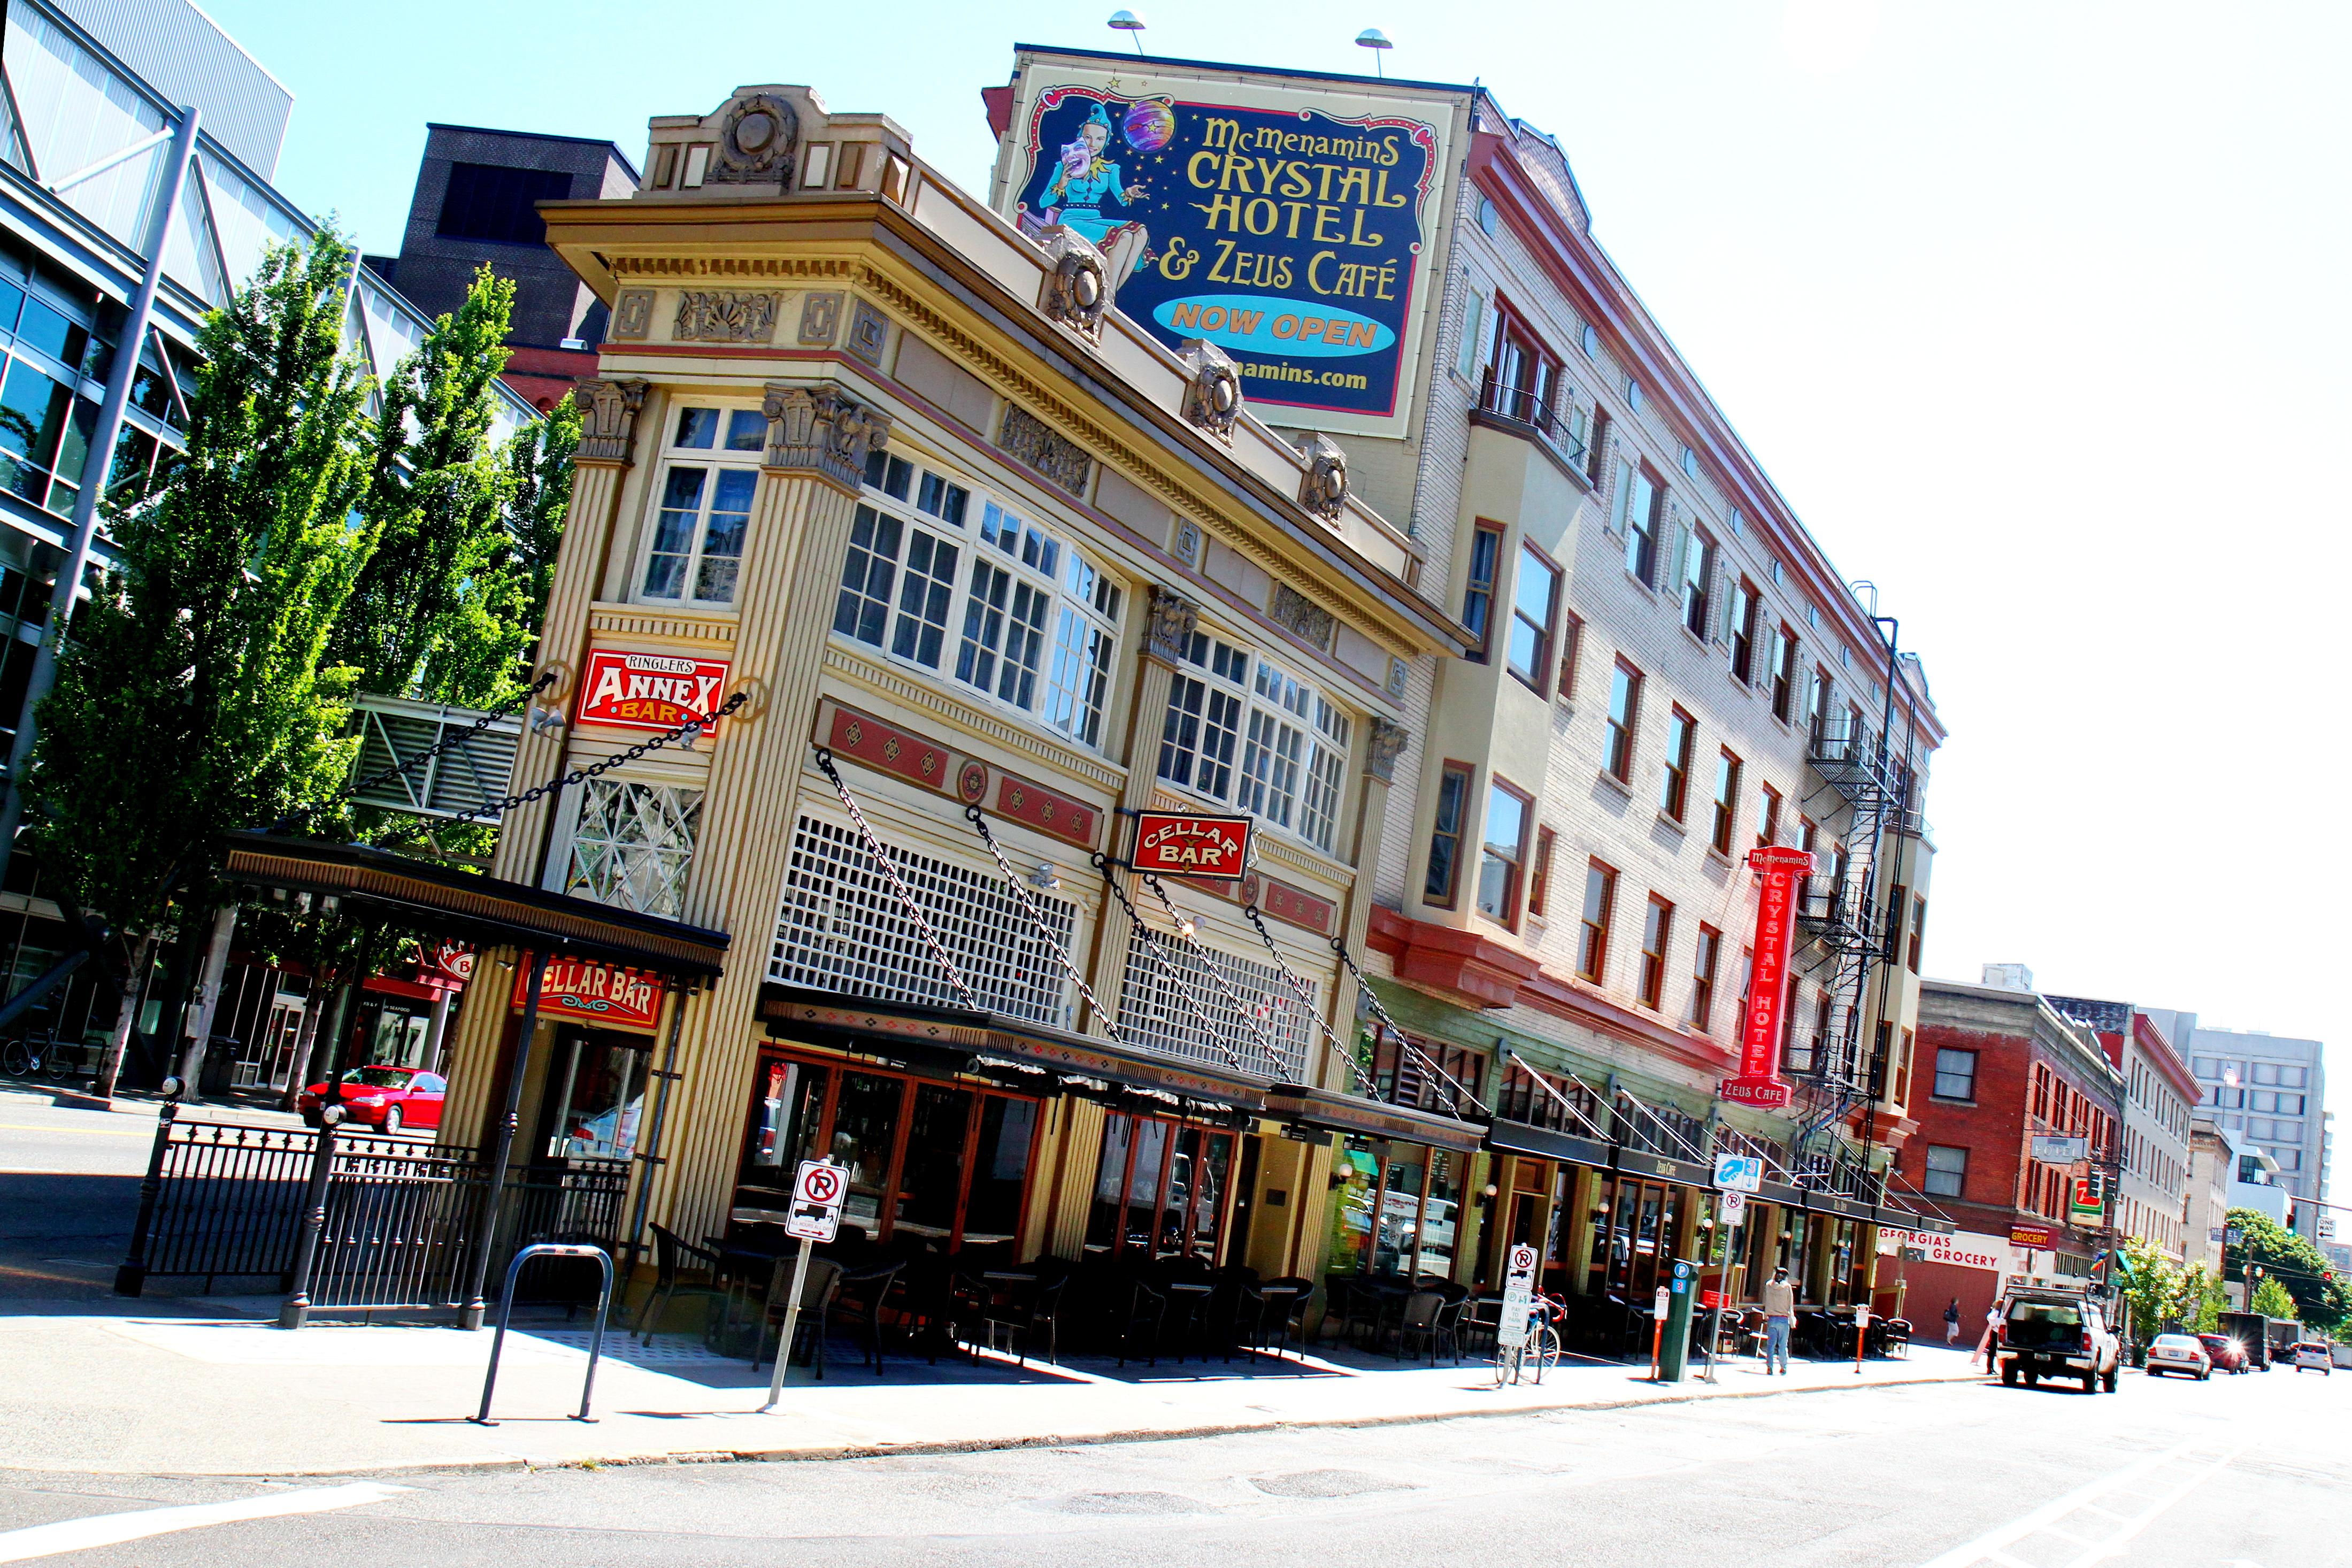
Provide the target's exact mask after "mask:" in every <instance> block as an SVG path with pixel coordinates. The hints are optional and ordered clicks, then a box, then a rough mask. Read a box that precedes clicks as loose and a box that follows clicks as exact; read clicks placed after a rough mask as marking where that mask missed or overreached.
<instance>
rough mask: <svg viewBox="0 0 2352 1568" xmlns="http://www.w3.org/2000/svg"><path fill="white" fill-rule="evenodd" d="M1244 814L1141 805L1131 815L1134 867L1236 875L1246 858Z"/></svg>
mask: <svg viewBox="0 0 2352 1568" xmlns="http://www.w3.org/2000/svg"><path fill="white" fill-rule="evenodd" d="M1249 836H1250V819H1249V818H1248V817H1246V816H1201V815H1200V814H1198V813H1197V812H1189V811H1185V812H1179V811H1144V812H1138V813H1137V814H1136V818H1135V868H1136V869H1137V870H1139V871H1151V872H1157V873H1160V874H1163V875H1167V876H1171V877H1217V878H1227V879H1237V878H1239V877H1241V876H1242V875H1243V873H1244V870H1245V869H1246V868H1247V867H1248V863H1249Z"/></svg>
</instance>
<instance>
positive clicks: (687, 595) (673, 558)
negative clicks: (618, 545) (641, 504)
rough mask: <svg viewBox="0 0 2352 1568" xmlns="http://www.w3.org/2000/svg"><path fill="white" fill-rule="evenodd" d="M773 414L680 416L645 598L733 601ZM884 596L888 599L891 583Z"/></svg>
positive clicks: (660, 492)
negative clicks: (753, 497)
mask: <svg viewBox="0 0 2352 1568" xmlns="http://www.w3.org/2000/svg"><path fill="white" fill-rule="evenodd" d="M767 440H768V421H767V416H765V415H763V414H761V412H760V411H759V410H758V409H756V408H697V407H686V408H680V409H679V410H678V411H677V425H676V426H675V427H674V428H673V430H672V432H671V437H670V444H669V452H668V454H667V458H666V460H665V462H664V464H663V468H662V471H661V478H660V480H659V482H658V486H657V488H656V491H655V494H656V501H657V506H656V511H655V514H654V536H653V545H652V548H651V549H650V550H649V551H647V552H646V575H645V586H644V590H643V593H644V596H645V597H646V598H648V599H677V600H681V601H684V602H686V603H688V604H698V605H731V604H733V603H734V602H735V574H736V572H737V570H738V569H739V568H740V566H741V565H742V562H743V539H744V536H745V534H746V533H748V532H749V531H750V530H751V498H752V495H753V494H754V492H756V491H757V490H758V489H759V486H760V452H761V448H762V447H765V446H766V445H767ZM882 587H883V592H884V594H885V595H887V592H888V584H887V580H886V581H885V582H884V583H883V584H882Z"/></svg>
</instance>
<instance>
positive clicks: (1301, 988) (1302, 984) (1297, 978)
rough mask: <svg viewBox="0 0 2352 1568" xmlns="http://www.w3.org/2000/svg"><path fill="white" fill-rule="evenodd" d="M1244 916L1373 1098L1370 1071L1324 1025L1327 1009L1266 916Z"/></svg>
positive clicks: (1247, 908)
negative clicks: (1295, 966)
mask: <svg viewBox="0 0 2352 1568" xmlns="http://www.w3.org/2000/svg"><path fill="white" fill-rule="evenodd" d="M1242 913H1243V914H1244V916H1246V917H1247V918H1248V920H1249V923H1250V924H1252V925H1254V926H1255V927H1256V928H1257V939H1258V941H1260V942H1264V943H1265V952H1266V956H1267V957H1268V958H1271V959H1273V960H1274V967H1275V969H1276V972H1277V973H1280V974H1281V976H1282V978H1283V979H1284V980H1286V981H1287V982H1288V983H1289V985H1290V989H1291V990H1292V992H1294V993H1295V994H1297V997H1298V1001H1299V1005H1301V1006H1303V1007H1305V1008H1306V1009H1307V1016H1308V1017H1310V1018H1312V1019H1314V1020H1315V1027H1316V1028H1317V1029H1318V1030H1319V1031H1320V1032H1321V1033H1322V1036H1323V1043H1324V1044H1325V1045H1326V1046H1328V1047H1330V1050H1331V1054H1332V1055H1334V1056H1336V1057H1338V1058H1339V1059H1340V1060H1341V1061H1343V1062H1346V1063H1347V1064H1348V1074H1349V1078H1350V1079H1353V1080H1354V1082H1355V1086H1356V1089H1357V1092H1359V1093H1360V1094H1362V1095H1363V1096H1365V1098H1367V1099H1370V1098H1373V1094H1372V1075H1371V1072H1370V1069H1369V1068H1366V1066H1365V1065H1364V1063H1362V1062H1361V1061H1360V1060H1358V1059H1357V1058H1356V1053H1355V1052H1354V1051H1353V1050H1350V1049H1349V1048H1348V1047H1345V1046H1343V1045H1341V1044H1340V1043H1339V1036H1338V1035H1335V1034H1333V1033H1332V1032H1331V1026H1330V1025H1329V1024H1328V1023H1326V1022H1324V1020H1323V1010H1322V1009H1321V1008H1319V1007H1318V1006H1316V1005H1315V998H1314V994H1313V993H1311V992H1310V991H1308V990H1307V981H1306V979H1305V977H1304V976H1302V975H1300V974H1299V973H1298V972H1297V970H1294V969H1292V968H1291V967H1290V965H1289V964H1288V963H1285V962H1284V961H1283V957H1282V949H1280V948H1278V947H1276V945H1275V944H1274V933H1273V932H1272V931H1268V930H1266V929H1265V916H1264V915H1262V914H1260V913H1259V912H1258V908H1257V906H1256V905H1255V904H1244V905H1243V906H1242Z"/></svg>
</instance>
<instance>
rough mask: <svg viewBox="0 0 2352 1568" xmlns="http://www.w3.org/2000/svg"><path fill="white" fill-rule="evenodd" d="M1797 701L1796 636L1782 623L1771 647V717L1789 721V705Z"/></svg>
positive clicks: (1785, 721)
mask: <svg viewBox="0 0 2352 1568" xmlns="http://www.w3.org/2000/svg"><path fill="white" fill-rule="evenodd" d="M1796 700H1797V634H1796V633H1795V632H1792V631H1790V629H1789V627H1788V626H1787V624H1786V623H1785V622H1784V623H1783V624H1782V625H1781V626H1780V631H1779V632H1777V633H1776V634H1774V639H1773V645H1772V717H1773V718H1775V719H1778V720H1780V722H1782V723H1783V724H1785V723H1787V722H1788V721H1789V714H1790V704H1791V703H1793V702H1795V701H1796Z"/></svg>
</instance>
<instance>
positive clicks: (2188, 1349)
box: [2147, 1334, 2213, 1383]
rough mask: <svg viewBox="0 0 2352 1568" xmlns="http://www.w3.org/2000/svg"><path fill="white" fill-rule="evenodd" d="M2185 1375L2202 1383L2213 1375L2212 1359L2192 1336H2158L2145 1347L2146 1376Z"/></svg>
mask: <svg viewBox="0 0 2352 1568" xmlns="http://www.w3.org/2000/svg"><path fill="white" fill-rule="evenodd" d="M2166 1372H2177V1373H2187V1374H2188V1375H2189V1376H2190V1377H2193V1378H2195V1379H2196V1380H2197V1381H2198V1382H2200V1383H2202V1382H2204V1381H2205V1380H2206V1379H2207V1378H2209V1377H2210V1376H2212V1375H2213V1358H2212V1357H2211V1356H2210V1355H2208V1354H2206V1353H2205V1347H2204V1346H2203V1345H2202V1344H2200V1343H2199V1342H2198V1341H2197V1336H2196V1335H2194V1334H2158V1335H2157V1336H2156V1338H2155V1340H2154V1341H2152V1342H2150V1343H2149V1345H2148V1347H2147V1375H2148V1376H2150V1377H2154V1376H2156V1375H2157V1374H2158V1373H2166Z"/></svg>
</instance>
